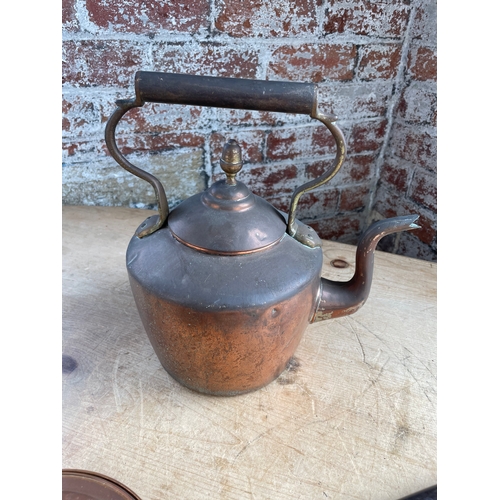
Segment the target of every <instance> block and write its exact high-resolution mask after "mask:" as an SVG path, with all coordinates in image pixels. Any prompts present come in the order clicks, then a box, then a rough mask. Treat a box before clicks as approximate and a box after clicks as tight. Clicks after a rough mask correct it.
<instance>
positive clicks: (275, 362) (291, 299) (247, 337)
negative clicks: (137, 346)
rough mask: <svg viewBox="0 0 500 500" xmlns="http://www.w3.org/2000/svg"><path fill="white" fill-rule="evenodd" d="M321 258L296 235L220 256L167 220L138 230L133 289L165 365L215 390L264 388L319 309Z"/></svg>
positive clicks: (131, 255)
mask: <svg viewBox="0 0 500 500" xmlns="http://www.w3.org/2000/svg"><path fill="white" fill-rule="evenodd" d="M284 256H285V257H284ZM153 262H155V263H156V264H155V265H154V266H151V265H150V263H153ZM321 265H322V252H321V249H320V248H315V249H311V248H308V247H306V246H304V245H301V244H300V243H298V242H297V241H295V240H294V239H293V238H291V237H289V236H288V235H285V236H284V239H283V240H282V241H281V242H279V243H278V244H276V245H274V246H273V247H271V248H269V249H267V250H263V251H260V252H257V253H253V254H248V255H240V256H238V255H235V256H220V255H210V254H206V253H202V252H198V251H196V250H194V249H192V248H190V247H187V246H185V245H183V244H182V243H180V242H178V241H177V240H176V239H175V238H174V237H173V236H172V234H171V233H170V231H169V230H168V228H165V229H163V230H161V231H157V232H156V233H154V234H152V235H151V236H148V238H147V239H140V238H137V237H133V238H132V241H131V242H130V245H129V248H128V250H127V268H128V271H129V277H130V283H131V287H132V292H133V294H134V298H135V300H136V304H137V308H138V310H139V313H140V316H141V319H142V322H143V324H144V328H145V330H146V332H147V334H148V336H149V339H150V341H151V344H152V346H153V348H154V350H155V352H156V354H157V356H158V358H159V359H160V361H161V363H162V365H163V366H164V367H165V369H166V370H167V371H168V372H169V373H170V374H171V375H172V376H173V377H174V378H175V379H176V380H178V381H179V382H181V383H182V384H184V385H186V386H187V387H190V388H191V389H194V390H197V391H199V392H204V393H209V394H215V395H234V394H240V393H244V392H248V391H252V390H255V389H258V388H259V387H262V386H263V385H265V384H267V383H269V382H271V381H272V380H274V379H275V378H276V377H278V376H279V374H280V373H281V372H282V371H283V370H284V369H285V366H286V363H287V361H288V360H289V359H290V358H291V357H292V355H293V353H294V351H295V349H296V347H297V345H298V344H299V342H300V339H301V338H302V335H303V333H304V330H305V329H306V327H307V325H308V324H309V321H310V320H311V319H312V315H313V314H314V311H315V308H316V304H317V300H318V292H319V283H320V272H321ZM144 269H148V271H147V272H144Z"/></svg>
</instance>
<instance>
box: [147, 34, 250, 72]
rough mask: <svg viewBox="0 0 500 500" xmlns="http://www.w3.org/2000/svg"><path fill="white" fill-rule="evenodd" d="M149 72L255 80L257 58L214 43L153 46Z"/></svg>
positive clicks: (163, 43) (246, 52)
mask: <svg viewBox="0 0 500 500" xmlns="http://www.w3.org/2000/svg"><path fill="white" fill-rule="evenodd" d="M152 54H153V66H154V67H153V70H154V71H162V72H171V73H187V74H191V75H193V74H194V75H196V74H198V75H203V76H227V77H233V78H255V77H256V73H257V69H258V65H259V54H258V52H257V51H256V50H252V49H248V50H239V49H233V48H229V47H227V46H226V45H221V44H217V43H200V44H198V43H192V42H188V43H175V44H174V43H172V44H170V43H165V42H160V43H158V44H154V46H153V51H152Z"/></svg>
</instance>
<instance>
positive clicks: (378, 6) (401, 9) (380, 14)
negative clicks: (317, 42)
mask: <svg viewBox="0 0 500 500" xmlns="http://www.w3.org/2000/svg"><path fill="white" fill-rule="evenodd" d="M409 13H410V6H409V5H406V4H404V3H401V2H397V3H396V4H395V5H384V4H383V3H381V2H376V3H375V2H373V3H371V2H362V1H354V2H353V3H352V6H349V7H344V6H339V7H337V6H335V4H334V5H333V6H332V7H331V8H329V9H328V12H327V17H326V21H325V27H324V31H325V33H326V34H330V33H348V34H355V35H368V36H376V37H382V38H385V37H392V38H398V37H401V36H402V35H403V34H404V29H405V27H406V24H407V22H408V16H409Z"/></svg>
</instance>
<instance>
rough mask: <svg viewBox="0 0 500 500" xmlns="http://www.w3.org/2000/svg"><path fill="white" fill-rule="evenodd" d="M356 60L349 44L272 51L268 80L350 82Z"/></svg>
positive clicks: (290, 47)
mask: <svg viewBox="0 0 500 500" xmlns="http://www.w3.org/2000/svg"><path fill="white" fill-rule="evenodd" d="M355 58H356V47H355V46H354V45H352V44H344V45H332V44H321V45H317V44H301V45H299V46H290V45H286V46H283V47H279V48H278V49H276V50H275V51H274V52H273V53H272V55H271V59H270V61H269V70H268V76H269V79H270V80H273V79H275V80H280V79H281V80H293V81H303V82H316V83H317V82H322V81H326V80H351V79H352V77H353V67H354V61H355Z"/></svg>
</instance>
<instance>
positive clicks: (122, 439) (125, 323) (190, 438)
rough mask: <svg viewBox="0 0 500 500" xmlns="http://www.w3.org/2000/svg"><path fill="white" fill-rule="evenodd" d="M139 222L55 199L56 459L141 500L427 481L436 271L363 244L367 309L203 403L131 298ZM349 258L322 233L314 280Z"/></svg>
mask: <svg viewBox="0 0 500 500" xmlns="http://www.w3.org/2000/svg"><path fill="white" fill-rule="evenodd" d="M147 215H149V213H147V212H145V211H144V210H138V209H126V208H108V207H72V206H65V207H63V345H62V348H63V388H62V402H63V429H62V434H63V441H62V466H63V468H75V469H87V470H91V471H95V472H99V473H102V474H105V475H107V476H110V477H112V478H115V479H117V480H118V481H120V482H122V483H123V484H125V485H127V486H128V487H129V488H131V489H132V490H133V491H134V492H135V493H136V494H137V495H138V496H139V497H141V499H142V500H160V499H186V498H189V499H238V500H240V499H273V500H281V499H321V500H324V499H328V498H334V499H362V500H371V499H373V500H383V499H387V500H396V499H398V498H401V497H403V496H405V495H408V494H410V493H413V492H416V491H419V490H422V489H424V488H426V487H429V486H431V485H433V484H436V482H437V475H436V389H437V387H436V265H435V264H433V263H429V262H426V261H419V260H416V259H410V258H406V257H401V256H396V255H392V254H388V253H383V252H377V253H376V258H375V275H374V283H373V287H372V291H371V295H370V298H369V299H368V301H367V303H366V304H365V305H364V306H363V308H361V309H360V310H359V311H358V312H357V313H355V314H354V315H352V316H348V317H344V318H339V319H336V320H330V321H324V322H320V323H315V324H312V325H310V326H309V327H308V329H307V331H306V333H305V336H304V339H303V340H302V342H301V344H300V346H299V348H298V350H297V351H296V355H295V363H294V364H293V366H291V368H290V369H289V370H288V371H286V372H285V373H283V374H282V375H281V376H280V377H279V378H278V379H277V380H276V381H275V382H273V383H271V384H270V385H268V386H267V387H265V388H263V389H261V390H259V391H257V392H254V393H251V394H247V395H243V396H236V397H228V398H223V397H211V396H205V395H201V394H197V393H195V392H192V391H190V390H188V389H185V388H184V387H182V386H180V385H179V384H178V383H177V382H175V381H174V380H173V379H171V378H170V376H169V375H168V374H167V373H166V372H165V370H164V369H163V368H162V366H161V365H160V363H159V361H158V359H157V358H156V355H155V354H154V352H153V349H152V347H151V345H150V343H149V340H148V338H147V336H146V333H145V331H144V329H143V326H142V324H141V321H140V318H139V315H138V312H137V309H136V306H135V303H134V300H133V298H132V294H131V291H130V287H129V282H128V277H127V271H126V267H125V251H126V248H127V245H128V242H129V240H130V238H131V237H132V235H133V233H134V231H135V229H136V228H137V226H138V225H139V224H140V223H141V222H142V221H143V220H144V219H145V218H146V217H147ZM354 252H355V248H354V247H352V246H348V245H342V244H338V243H332V242H324V257H325V258H324V266H323V276H325V277H328V278H333V279H340V280H346V279H347V278H348V277H349V276H350V275H351V274H352V272H353V265H354ZM335 259H340V260H343V261H346V262H347V263H348V266H347V267H345V268H335V267H333V266H332V265H331V264H330V263H331V262H332V261H333V260H335ZM283 265H285V266H286V255H283Z"/></svg>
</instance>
